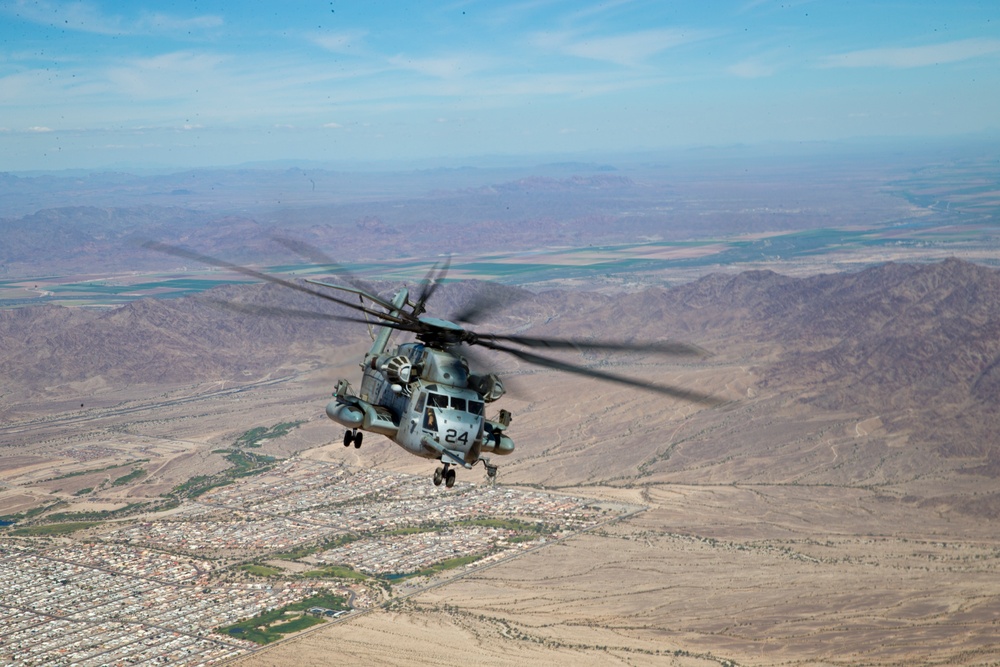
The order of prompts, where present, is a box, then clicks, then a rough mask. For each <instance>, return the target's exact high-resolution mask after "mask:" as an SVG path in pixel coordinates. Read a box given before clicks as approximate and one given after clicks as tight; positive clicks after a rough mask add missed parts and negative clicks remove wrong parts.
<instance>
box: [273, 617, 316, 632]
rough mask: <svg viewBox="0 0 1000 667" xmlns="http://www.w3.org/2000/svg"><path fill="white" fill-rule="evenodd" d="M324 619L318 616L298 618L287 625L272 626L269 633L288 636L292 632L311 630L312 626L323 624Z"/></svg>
mask: <svg viewBox="0 0 1000 667" xmlns="http://www.w3.org/2000/svg"><path fill="white" fill-rule="evenodd" d="M322 622H323V619H322V618H319V617H317V616H306V615H304V614H303V615H302V616H299V617H298V618H294V619H292V620H290V621H288V622H286V623H281V624H279V625H272V626H271V627H270V628H269V630H268V631H269V632H276V633H278V634H288V633H290V632H298V631H299V630H305V629H306V628H311V627H312V626H314V625H316V624H318V623H322Z"/></svg>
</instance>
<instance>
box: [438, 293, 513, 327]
mask: <svg viewBox="0 0 1000 667" xmlns="http://www.w3.org/2000/svg"><path fill="white" fill-rule="evenodd" d="M524 296H525V295H524V294H513V293H504V294H502V295H497V294H476V295H474V296H473V297H472V299H471V300H470V301H469V303H467V304H466V305H465V306H464V307H463V308H462V309H461V310H459V311H458V312H457V313H455V314H453V315H452V316H451V317H449V318H448V319H449V320H451V321H452V322H464V323H466V324H478V323H479V322H481V321H482V320H484V319H486V317H487V316H488V315H490V314H492V313H495V312H497V311H501V310H503V309H504V308H507V307H508V306H510V305H512V304H514V303H516V302H517V301H520V300H521V299H523V298H524Z"/></svg>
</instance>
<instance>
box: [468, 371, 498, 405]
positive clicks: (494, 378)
mask: <svg viewBox="0 0 1000 667" xmlns="http://www.w3.org/2000/svg"><path fill="white" fill-rule="evenodd" d="M469 388H470V389H473V390H474V391H476V392H478V393H479V394H480V395H481V396H482V397H483V400H484V401H485V402H487V403H492V402H493V401H495V400H497V399H498V398H500V397H501V396H503V395H504V394H505V393H506V390H505V389H504V388H503V382H501V380H500V377H499V376H498V375H497V374H496V373H488V374H486V375H470V376H469Z"/></svg>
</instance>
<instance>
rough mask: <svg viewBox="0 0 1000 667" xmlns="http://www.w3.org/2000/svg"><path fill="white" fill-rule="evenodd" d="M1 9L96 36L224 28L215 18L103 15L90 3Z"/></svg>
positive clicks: (20, 1)
mask: <svg viewBox="0 0 1000 667" xmlns="http://www.w3.org/2000/svg"><path fill="white" fill-rule="evenodd" d="M5 5H6V6H4V7H2V9H3V10H4V11H6V12H7V13H8V14H14V15H16V16H18V17H20V18H21V19H24V20H27V21H31V22H32V23H38V24H41V25H45V26H50V27H53V28H59V29H60V30H76V31H79V32H87V33H93V34H97V35H126V34H128V35H148V34H165V33H177V32H184V31H191V30H207V29H210V28H217V27H219V26H221V25H222V24H223V19H222V17H219V16H214V15H206V16H196V17H192V18H179V17H175V16H170V15H168V14H163V13H160V12H152V13H150V12H146V13H143V14H141V15H140V16H138V17H137V18H132V19H129V18H125V17H123V16H120V15H109V14H105V13H103V12H102V11H101V10H100V9H99V8H98V7H97V6H96V5H94V4H93V3H90V2H82V1H78V2H51V1H49V0H15V2H10V3H5Z"/></svg>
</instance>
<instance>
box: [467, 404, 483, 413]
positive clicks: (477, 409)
mask: <svg viewBox="0 0 1000 667" xmlns="http://www.w3.org/2000/svg"><path fill="white" fill-rule="evenodd" d="M469 412H471V413H472V414H474V415H480V416H482V414H483V403H482V401H469Z"/></svg>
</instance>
